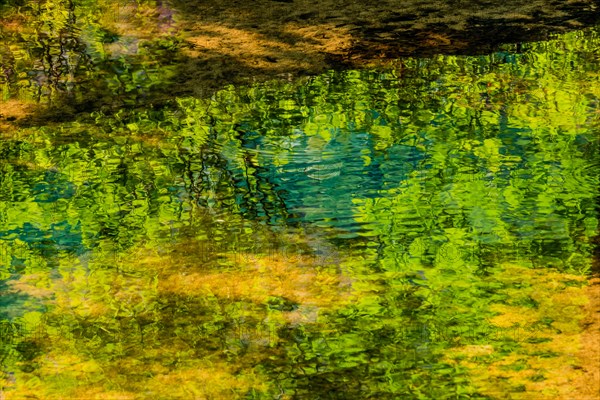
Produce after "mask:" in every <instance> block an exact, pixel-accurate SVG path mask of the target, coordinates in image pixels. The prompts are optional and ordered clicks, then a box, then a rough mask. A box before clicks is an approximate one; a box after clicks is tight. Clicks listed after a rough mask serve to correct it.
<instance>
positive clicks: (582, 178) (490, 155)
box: [0, 28, 600, 399]
mask: <svg viewBox="0 0 600 400" xmlns="http://www.w3.org/2000/svg"><path fill="white" fill-rule="evenodd" d="M599 41H600V39H599V37H598V31H597V29H596V28H593V29H587V30H582V31H575V32H571V33H568V34H565V35H562V36H558V37H556V38H554V39H553V40H550V41H546V42H539V43H532V44H528V45H523V46H516V45H505V46H504V47H503V48H502V49H501V50H499V51H497V52H495V53H492V54H488V55H482V56H436V57H430V58H404V59H400V60H398V61H396V62H394V63H393V64H391V65H390V66H388V67H387V68H379V69H366V70H349V71H339V72H335V71H330V72H327V73H325V74H322V75H317V76H313V77H307V78H303V79H299V80H291V81H286V80H273V81H269V82H266V83H262V84H255V85H249V86H238V87H233V86H230V87H228V88H225V89H223V90H221V91H219V92H217V93H216V94H214V96H212V97H210V98H194V97H176V98H175V99H173V100H172V101H170V102H167V103H166V104H161V105H160V106H151V105H147V104H146V105H145V106H143V107H140V106H135V104H137V103H135V102H134V103H135V104H132V106H131V107H123V108H121V109H119V110H118V111H116V112H115V110H107V109H101V110H98V109H97V110H95V111H93V112H88V113H82V114H80V115H78V117H77V118H76V120H69V121H63V122H59V121H54V122H51V123H50V122H49V123H47V124H45V125H43V126H30V127H21V128H20V129H19V130H18V131H16V132H13V133H11V134H10V135H7V137H6V138H4V140H3V141H2V142H1V143H0V154H1V157H0V248H1V249H2V250H1V252H0V254H1V257H0V265H1V268H0V278H1V279H2V283H1V284H0V291H2V300H1V301H2V308H1V309H0V313H1V316H2V326H1V329H2V330H3V335H2V338H3V339H2V347H1V351H0V354H1V357H2V374H3V389H2V390H3V394H4V395H5V396H7V398H27V396H30V397H29V398H31V397H33V398H41V399H50V398H165V399H166V398H186V399H187V398H199V399H204V398H207V399H222V398H252V399H254V398H256V399H262V398H265V399H267V398H268V399H270V398H290V399H291V398H301V399H336V398H339V399H398V398H407V399H413V398H414V399H443V398H490V399H494V398H514V399H517V398H523V399H533V398H535V399H539V398H544V397H547V398H553V397H554V398H561V396H562V398H565V396H569V395H572V392H569V390H572V388H569V386H568V385H566V386H565V385H562V386H561V384H562V383H564V379H567V380H569V379H570V380H573V379H576V378H577V377H578V376H579V375H581V374H582V370H585V369H586V368H590V366H587V365H581V361H580V359H579V358H578V356H577V351H578V347H577V346H578V345H579V342H578V341H579V340H580V327H579V322H580V320H581V318H582V314H581V309H580V306H581V305H583V304H584V303H585V302H586V297H585V293H584V286H585V281H586V274H588V273H589V271H590V268H591V265H592V255H593V246H592V240H593V237H594V236H595V235H596V234H597V230H598V203H597V202H598V173H597V171H598V166H599V161H600V160H599V154H600V152H599V151H598V150H599V149H598V128H599V125H600V122H599V121H600V113H599V112H600V82H599V74H598V71H599V70H600V65H599V62H600V57H599V53H598V51H599V50H598V49H599V48H600V47H599V44H600V42H599ZM92 54H93V53H92ZM123 60H125V58H123ZM71 61H73V60H71ZM69 65H71V64H69ZM78 65H79V64H78ZM82 65H83V64H82ZM122 65H125V64H122ZM143 70H144V69H143V68H142V69H141V70H135V68H133V70H130V71H129V72H128V73H129V75H127V76H128V77H129V78H126V79H125V80H123V81H121V83H116V82H112V83H110V81H108V82H109V83H108V84H111V85H112V84H114V85H115V86H114V87H115V90H116V92H117V93H124V92H130V91H132V90H138V89H139V90H140V93H141V95H143V90H142V89H143V88H144V87H145V86H144V85H146V84H148V85H149V84H150V83H149V82H152V79H151V78H149V77H148V76H145V77H144V74H142V73H141V72H139V73H138V72H136V71H143ZM145 71H147V70H145ZM128 79H130V81H128ZM136 79H137V81H136ZM124 82H125V83H124ZM136 82H138V83H136ZM67 83H68V81H67ZM65 84H66V83H65ZM128 84H131V85H134V84H135V85H137V86H136V89H133V88H129V89H126V88H125V87H126V85H128ZM67 86H68V85H67ZM5 87H6V90H7V92H10V90H12V89H11V88H14V87H13V86H10V85H7V86H5ZM40 87H41V88H49V87H52V86H47V85H46V86H44V85H42V86H40ZM62 89H64V90H67V89H68V88H62ZM62 89H61V90H62ZM53 90H54V89H53ZM119 91H121V92H119ZM13 95H15V94H14V93H8V94H7V95H6V96H7V98H8V97H10V96H13ZM41 95H45V94H44V93H41ZM126 98H129V97H126ZM561 379H562V380H561ZM11 396H12V397H11Z"/></svg>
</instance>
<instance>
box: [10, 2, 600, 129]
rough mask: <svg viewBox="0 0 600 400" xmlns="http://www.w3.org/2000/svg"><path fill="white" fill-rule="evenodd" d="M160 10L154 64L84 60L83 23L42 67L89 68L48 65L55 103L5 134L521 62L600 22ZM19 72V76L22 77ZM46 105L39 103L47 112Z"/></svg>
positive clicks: (356, 9)
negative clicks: (273, 83)
mask: <svg viewBox="0 0 600 400" xmlns="http://www.w3.org/2000/svg"><path fill="white" fill-rule="evenodd" d="M3 3H4V4H7V5H8V7H7V6H5V10H6V9H9V8H10V6H11V5H18V4H17V3H15V2H11V1H4V2H3ZM21 3H22V2H20V3H19V4H21ZM141 3H143V2H141ZM141 3H140V4H141ZM69 4H70V6H69V7H71V8H74V7H77V6H76V5H75V6H74V5H73V3H69ZM153 7H154V9H153V12H152V13H149V14H148V17H147V18H146V17H145V18H146V20H145V22H144V24H148V25H153V26H154V25H156V26H158V28H157V29H158V30H159V31H161V30H162V31H163V32H162V34H161V35H159V36H158V37H157V38H155V39H152V40H147V39H141V40H139V43H138V44H139V47H140V48H142V47H143V48H145V51H144V54H143V55H140V54H139V52H138V53H137V54H125V55H123V56H122V57H112V58H106V59H104V60H102V61H101V62H96V61H94V60H92V59H91V58H90V57H87V55H86V54H85V53H86V52H87V51H89V49H88V48H86V46H85V45H84V44H83V43H82V40H81V38H80V35H81V29H80V27H79V25H78V24H79V22H78V21H74V22H73V24H72V26H66V27H65V28H64V30H63V31H61V32H60V35H59V36H60V38H55V39H56V40H54V41H53V39H52V38H48V39H47V40H46V42H45V43H46V45H47V47H48V48H46V49H41V48H40V49H39V50H40V55H39V56H40V57H48V56H47V55H46V56H43V51H42V50H44V51H46V54H50V53H51V50H52V51H53V49H52V47H53V46H54V47H60V49H61V51H63V50H64V48H65V46H67V50H69V51H70V52H71V53H72V54H77V53H81V54H79V58H78V59H77V61H78V65H77V66H73V67H70V66H66V67H65V66H64V65H63V64H64V63H62V61H61V63H62V64H60V63H59V64H60V65H63V67H61V68H64V69H65V71H62V72H61V71H56V70H51V68H57V67H56V66H54V67H52V66H50V67H48V66H47V64H48V63H46V64H44V61H42V64H43V65H45V68H46V69H47V70H46V71H42V72H41V74H40V76H42V77H43V76H44V75H46V76H47V77H48V78H47V81H46V82H44V83H42V84H41V85H42V86H43V85H46V86H48V87H46V88H43V87H42V89H44V90H42V89H40V93H41V92H44V91H45V92H46V93H51V98H52V99H51V103H50V104H49V105H46V106H43V107H38V106H35V107H33V108H34V110H33V111H32V112H30V113H29V114H28V115H26V116H12V115H11V114H10V112H4V113H3V112H0V114H4V116H0V125H1V123H8V125H12V126H17V127H19V126H20V127H28V126H39V125H43V124H45V123H48V122H67V121H72V120H77V119H80V118H82V117H84V116H85V114H87V113H90V112H93V111H98V110H101V111H102V112H104V113H106V114H112V113H115V112H117V111H119V110H120V109H122V108H128V109H136V108H137V109H142V108H154V109H160V108H162V107H165V106H167V107H168V106H169V105H170V104H171V103H172V101H173V100H174V98H175V97H179V96H194V97H199V98H202V97H209V96H211V95H212V94H213V93H214V92H215V91H217V90H219V89H222V88H224V87H226V86H227V85H230V84H233V85H240V84H249V83H252V82H260V81H265V80H269V79H273V78H277V77H280V78H281V79H286V80H294V79H297V78H298V77H301V76H310V75H317V74H320V73H323V72H325V71H327V70H332V69H334V70H342V69H361V68H365V67H368V66H377V65H383V64H385V63H386V62H387V63H389V60H391V59H395V58H400V57H407V56H411V57H428V56H433V55H436V54H461V55H475V54H489V53H491V52H493V51H495V50H497V49H498V47H499V46H500V45H502V44H506V43H517V44H518V45H517V47H516V52H520V51H521V48H520V44H521V43H526V42H531V41H539V40H546V39H548V38H550V37H551V36H552V35H553V34H559V33H565V32H568V31H571V30H575V29H582V28H585V27H589V26H593V25H595V24H597V23H598V22H599V21H600V11H599V10H598V2H597V1H579V2H563V1H550V2H548V1H541V0H534V1H528V2H526V1H522V0H511V1H504V2H491V1H474V0H465V1H440V2H436V3H435V4H433V3H431V2H427V1H411V2H404V1H402V2H398V1H382V2H378V3H377V4H376V5H373V4H372V3H370V2H367V1H364V0H360V1H354V2H350V3H348V2H341V1H339V0H329V1H322V2H319V3H318V4H314V3H312V2H308V1H306V0H296V1H292V0H289V1H288V0H261V1H256V2H252V3H246V2H242V1H236V0H225V1H219V2H213V1H209V2H200V1H180V0H174V1H170V2H167V1H158V2H155V3H154V4H153ZM106 32H108V33H106V35H105V36H106V37H105V38H103V39H102V40H101V42H102V43H103V45H110V44H111V43H112V42H115V41H117V42H118V40H119V34H114V33H111V32H110V31H106ZM1 33H2V25H0V34H1ZM121 36H122V37H124V36H123V34H122V35H121ZM138 44H136V46H137V45H138ZM25 46H27V44H26V45H25ZM68 46H70V47H71V48H70V49H68ZM88 47H89V46H88ZM5 59H8V58H7V57H5ZM65 59H66V58H65ZM65 62H67V61H65ZM69 62H70V61H69ZM4 64H6V63H4ZM3 67H4V70H5V72H6V71H8V69H7V67H6V65H4V66H3ZM148 69H154V70H156V71H158V78H156V77H155V78H148V79H145V80H144V79H142V78H140V76H142V77H143V75H144V74H147V70H148ZM161 69H168V70H169V71H170V75H171V76H170V77H168V76H162V77H161V75H160V71H161ZM12 72H13V75H15V76H16V73H18V72H19V71H16V70H15V71H12ZM6 74H8V72H6ZM61 74H62V77H61ZM69 74H71V75H72V76H74V79H72V80H71V82H70V85H71V86H70V87H69V88H67V87H65V85H64V84H63V83H61V82H60V80H61V79H65V78H64V77H65V76H67V75H69ZM136 74H137V75H136ZM7 76H8V75H7ZM53 76H54V78H55V79H54V80H53V79H52V77H53ZM14 79H16V78H14ZM30 79H35V78H30ZM38 79H41V78H38ZM136 79H137V80H138V82H136ZM115 82H119V83H117V84H115ZM44 96H45V95H44V94H41V95H40V100H42V103H43V102H44V101H43V100H44ZM4 108H6V109H8V108H7V107H4Z"/></svg>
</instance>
